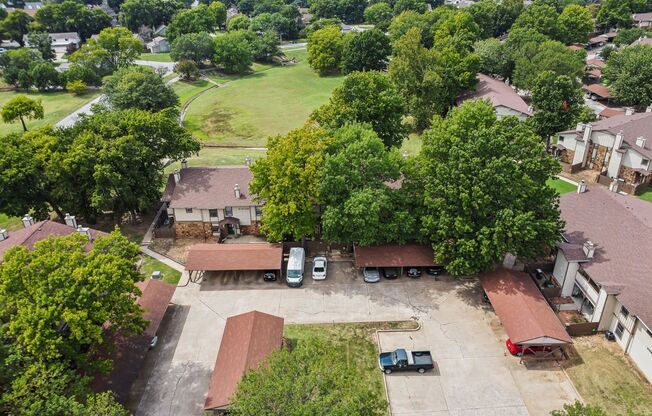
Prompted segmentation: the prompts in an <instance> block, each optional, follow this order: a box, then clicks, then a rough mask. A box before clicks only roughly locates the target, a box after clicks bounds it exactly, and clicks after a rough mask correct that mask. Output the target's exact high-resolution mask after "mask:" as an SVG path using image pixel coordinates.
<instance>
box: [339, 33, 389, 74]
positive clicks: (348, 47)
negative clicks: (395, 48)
mask: <svg viewBox="0 0 652 416" xmlns="http://www.w3.org/2000/svg"><path fill="white" fill-rule="evenodd" d="M391 53H392V47H391V45H390V44H389V38H388V37H387V36H386V35H385V34H384V33H383V32H381V31H380V30H378V29H371V30H366V31H364V32H362V33H359V34H357V35H353V36H351V37H348V38H347V39H346V42H345V43H344V49H343V51H342V64H341V65H342V71H343V72H344V73H349V72H353V71H374V70H383V69H385V68H386V67H387V61H388V57H389V55H390V54H391Z"/></svg>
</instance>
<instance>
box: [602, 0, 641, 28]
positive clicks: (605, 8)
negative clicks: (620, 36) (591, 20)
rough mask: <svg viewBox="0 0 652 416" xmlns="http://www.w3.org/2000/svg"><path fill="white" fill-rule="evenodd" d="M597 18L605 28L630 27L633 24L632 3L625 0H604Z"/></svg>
mask: <svg viewBox="0 0 652 416" xmlns="http://www.w3.org/2000/svg"><path fill="white" fill-rule="evenodd" d="M595 20H596V24H597V25H598V26H600V27H602V28H603V29H609V28H625V29H626V28H629V27H631V25H632V10H631V8H630V4H629V2H628V1H623V0H603V1H602V2H600V10H599V11H598V15H597V16H596V19H595Z"/></svg>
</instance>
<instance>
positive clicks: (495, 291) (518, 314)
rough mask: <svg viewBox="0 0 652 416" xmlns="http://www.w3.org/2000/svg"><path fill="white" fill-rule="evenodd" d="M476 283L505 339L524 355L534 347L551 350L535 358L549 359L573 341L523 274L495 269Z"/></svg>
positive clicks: (537, 289)
mask: <svg viewBox="0 0 652 416" xmlns="http://www.w3.org/2000/svg"><path fill="white" fill-rule="evenodd" d="M480 281H481V282H482V287H483V288H484V291H485V293H486V294H487V296H488V297H489V300H490V301H491V305H492V306H493V307H494V310H495V311H496V314H497V315H498V317H499V318H500V321H501V322H502V324H503V327H504V328H505V332H507V336H509V339H510V340H511V341H512V343H513V344H516V345H520V346H522V347H523V348H524V350H523V353H524V354H525V353H526V352H527V350H528V349H532V348H534V347H547V348H549V349H550V350H551V351H550V352H547V353H545V354H540V355H538V356H539V357H553V356H554V355H553V354H554V353H555V352H560V351H562V350H563V347H564V346H565V345H567V344H571V343H572V342H573V341H572V340H571V337H570V336H569V335H568V333H567V332H566V330H565V329H564V327H563V326H562V324H561V322H560V321H559V318H557V315H555V313H554V312H553V310H552V308H551V307H550V305H549V304H548V302H547V301H546V299H545V298H544V297H543V294H542V293H541V291H540V290H539V288H538V287H537V285H536V284H535V283H534V281H533V280H532V278H531V277H530V276H529V275H528V274H527V273H523V272H516V271H513V270H507V269H504V268H499V269H497V270H494V271H492V272H488V273H483V274H482V275H481V276H480ZM531 351H533V350H531Z"/></svg>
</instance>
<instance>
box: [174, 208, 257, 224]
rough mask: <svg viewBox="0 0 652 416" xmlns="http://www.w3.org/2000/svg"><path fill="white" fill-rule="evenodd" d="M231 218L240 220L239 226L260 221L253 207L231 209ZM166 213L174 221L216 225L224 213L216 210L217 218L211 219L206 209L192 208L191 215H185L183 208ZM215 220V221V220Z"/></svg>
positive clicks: (221, 210) (221, 209)
mask: <svg viewBox="0 0 652 416" xmlns="http://www.w3.org/2000/svg"><path fill="white" fill-rule="evenodd" d="M232 209H233V217H234V218H238V219H239V220H240V224H241V225H251V223H252V221H260V216H256V207H255V206H244V207H232ZM168 213H170V214H173V215H174V218H175V221H177V222H183V221H201V222H211V223H217V222H219V221H221V220H223V219H224V216H225V212H224V209H223V208H219V209H217V217H211V216H210V211H209V210H208V209H198V208H194V209H193V210H192V213H187V212H186V210H185V208H174V209H173V210H172V209H171V210H168ZM216 218H217V220H216Z"/></svg>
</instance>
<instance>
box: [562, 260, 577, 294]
mask: <svg viewBox="0 0 652 416" xmlns="http://www.w3.org/2000/svg"><path fill="white" fill-rule="evenodd" d="M577 269H579V263H568V272H567V273H566V281H565V282H564V286H562V288H561V295H562V296H570V295H571V294H572V293H573V284H574V283H575V276H576V275H577Z"/></svg>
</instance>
